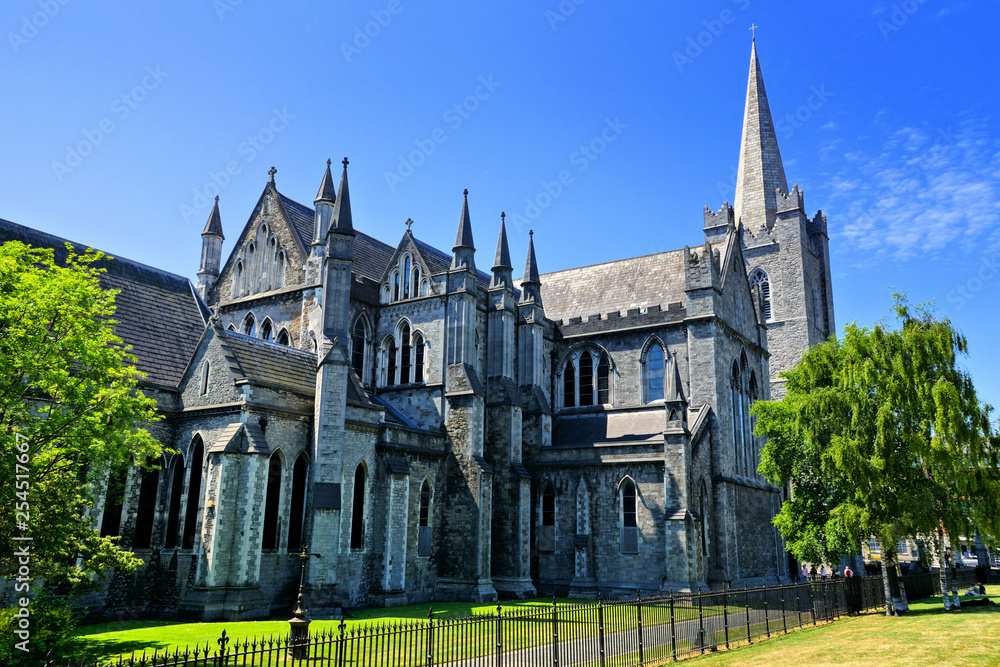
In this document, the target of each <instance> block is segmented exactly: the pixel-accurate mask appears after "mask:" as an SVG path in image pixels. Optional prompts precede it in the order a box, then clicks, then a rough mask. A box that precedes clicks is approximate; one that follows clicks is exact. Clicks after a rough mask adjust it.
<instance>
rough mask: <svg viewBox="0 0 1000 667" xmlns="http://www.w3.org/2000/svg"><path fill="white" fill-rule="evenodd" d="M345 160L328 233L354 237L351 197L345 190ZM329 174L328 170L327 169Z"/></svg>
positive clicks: (346, 161) (345, 159)
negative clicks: (338, 193)
mask: <svg viewBox="0 0 1000 667" xmlns="http://www.w3.org/2000/svg"><path fill="white" fill-rule="evenodd" d="M348 164H349V162H348V160H347V158H346V157H345V158H344V162H343V165H344V172H343V173H342V174H341V176H340V196H339V197H337V203H336V204H334V207H333V220H332V221H331V223H330V230H329V233H337V234H349V235H350V236H354V221H353V220H352V219H351V196H350V193H349V192H348V190H347V165H348ZM327 173H329V168H328V169H327Z"/></svg>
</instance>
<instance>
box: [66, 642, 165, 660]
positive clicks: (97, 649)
mask: <svg viewBox="0 0 1000 667" xmlns="http://www.w3.org/2000/svg"><path fill="white" fill-rule="evenodd" d="M170 646H172V644H171V643H170V642H167V641H157V640H149V639H144V640H137V639H92V638H91V639H85V638H82V637H78V638H75V639H73V640H72V642H71V643H70V650H69V655H70V657H72V659H73V660H87V661H93V660H105V659H107V658H108V656H117V655H119V654H124V655H126V656H128V655H130V654H132V653H133V652H134V653H135V654H136V655H137V656H141V655H142V654H143V653H144V652H145V653H146V655H149V656H151V655H152V654H153V651H160V652H161V653H162V652H163V650H164V649H166V648H168V647H170Z"/></svg>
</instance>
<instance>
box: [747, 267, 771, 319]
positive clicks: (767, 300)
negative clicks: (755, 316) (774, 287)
mask: <svg viewBox="0 0 1000 667" xmlns="http://www.w3.org/2000/svg"><path fill="white" fill-rule="evenodd" d="M750 290H751V291H755V290H759V291H760V300H761V305H762V308H763V313H762V315H763V317H764V321H765V322H770V321H771V280H770V278H768V277H767V273H765V272H764V269H757V270H756V271H754V272H753V273H752V274H751V275H750Z"/></svg>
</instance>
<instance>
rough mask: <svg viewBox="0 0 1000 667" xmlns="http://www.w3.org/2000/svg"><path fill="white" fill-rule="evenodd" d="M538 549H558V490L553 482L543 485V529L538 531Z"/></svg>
mask: <svg viewBox="0 0 1000 667" xmlns="http://www.w3.org/2000/svg"><path fill="white" fill-rule="evenodd" d="M538 550H539V551H555V550H556V490H555V489H554V488H553V486H552V483H551V482H545V483H544V484H543V485H542V493H541V530H539V531H538Z"/></svg>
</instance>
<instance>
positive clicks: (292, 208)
mask: <svg viewBox="0 0 1000 667" xmlns="http://www.w3.org/2000/svg"><path fill="white" fill-rule="evenodd" d="M278 194H279V195H280V196H281V203H282V204H283V205H284V207H285V210H286V211H288V217H289V218H290V219H291V221H292V227H293V228H294V229H295V231H296V233H298V235H299V239H301V240H302V245H304V246H305V247H306V248H308V247H309V245H310V244H312V237H313V225H314V224H315V215H316V213H315V211H313V209H311V208H309V207H308V206H305V205H303V204H300V203H298V202H297V201H295V200H293V199H289V198H288V197H286V196H285V195H283V194H281V193H280V192H279V193H278ZM394 252H396V249H395V248H394V247H392V246H391V245H389V244H387V243H382V242H381V241H379V240H378V239H374V238H372V237H371V236H368V235H367V234H362V233H361V232H357V231H356V232H355V237H354V269H353V270H354V275H356V276H359V277H363V278H368V279H370V280H374V281H375V282H379V281H380V280H381V279H382V274H383V273H385V267H387V266H388V265H389V260H390V259H392V254H393V253H394ZM421 252H423V251H422V250H421ZM448 266H451V256H450V255H449V256H448Z"/></svg>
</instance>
